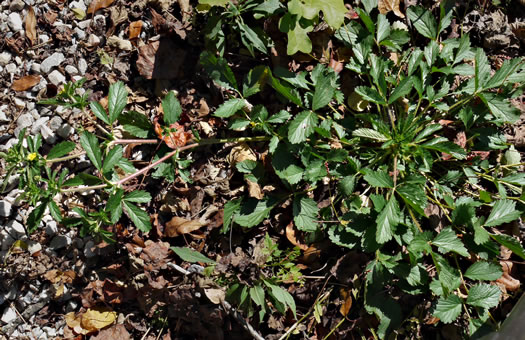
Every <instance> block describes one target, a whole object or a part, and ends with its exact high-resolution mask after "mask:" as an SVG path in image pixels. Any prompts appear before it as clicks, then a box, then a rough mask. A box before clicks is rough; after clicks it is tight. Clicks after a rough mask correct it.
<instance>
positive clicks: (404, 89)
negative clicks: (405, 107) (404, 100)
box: [388, 77, 414, 104]
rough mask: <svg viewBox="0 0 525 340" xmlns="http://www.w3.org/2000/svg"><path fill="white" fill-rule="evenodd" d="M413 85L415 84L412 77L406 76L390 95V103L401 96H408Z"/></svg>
mask: <svg viewBox="0 0 525 340" xmlns="http://www.w3.org/2000/svg"><path fill="white" fill-rule="evenodd" d="M413 86H414V85H413V84H412V77H406V78H404V79H403V80H401V81H400V82H399V84H398V85H397V86H396V88H395V89H394V91H393V92H392V94H391V95H390V98H388V104H392V103H393V102H395V101H396V100H398V99H399V98H401V97H403V96H406V95H407V94H408V93H410V91H411V90H412V87H413Z"/></svg>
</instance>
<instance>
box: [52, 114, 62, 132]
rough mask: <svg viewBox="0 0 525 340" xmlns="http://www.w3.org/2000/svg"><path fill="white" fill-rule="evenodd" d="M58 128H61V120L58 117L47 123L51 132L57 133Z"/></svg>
mask: <svg viewBox="0 0 525 340" xmlns="http://www.w3.org/2000/svg"><path fill="white" fill-rule="evenodd" d="M60 126H62V118H60V116H55V117H53V118H51V120H50V121H49V128H50V129H51V130H52V131H57V130H58V129H60Z"/></svg>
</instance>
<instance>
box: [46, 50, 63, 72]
mask: <svg viewBox="0 0 525 340" xmlns="http://www.w3.org/2000/svg"><path fill="white" fill-rule="evenodd" d="M64 60H65V57H64V55H63V54H62V53H59V52H55V53H53V54H52V55H50V56H49V57H47V58H46V59H45V60H44V61H43V62H42V64H40V70H41V71H42V72H43V73H49V72H50V71H51V69H52V68H53V67H55V66H58V65H60V64H62V62H63V61H64Z"/></svg>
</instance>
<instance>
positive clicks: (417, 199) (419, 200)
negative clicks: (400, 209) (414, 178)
mask: <svg viewBox="0 0 525 340" xmlns="http://www.w3.org/2000/svg"><path fill="white" fill-rule="evenodd" d="M396 192H397V193H398V194H399V196H401V198H403V201H405V203H406V204H408V205H409V206H411V207H412V208H414V210H415V211H417V212H418V213H419V214H420V215H421V216H426V215H425V208H426V207H427V196H426V194H425V190H424V189H423V188H422V187H421V186H420V185H417V184H403V185H401V186H399V187H397V188H396Z"/></svg>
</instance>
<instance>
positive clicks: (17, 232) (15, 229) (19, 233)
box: [5, 220, 26, 240]
mask: <svg viewBox="0 0 525 340" xmlns="http://www.w3.org/2000/svg"><path fill="white" fill-rule="evenodd" d="M5 230H6V231H7V232H8V233H9V235H11V236H12V237H13V238H15V239H17V240H19V239H20V238H22V237H24V236H26V230H25V228H24V226H23V225H22V224H21V223H20V222H18V221H16V220H11V221H9V222H8V223H7V224H6V226H5Z"/></svg>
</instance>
